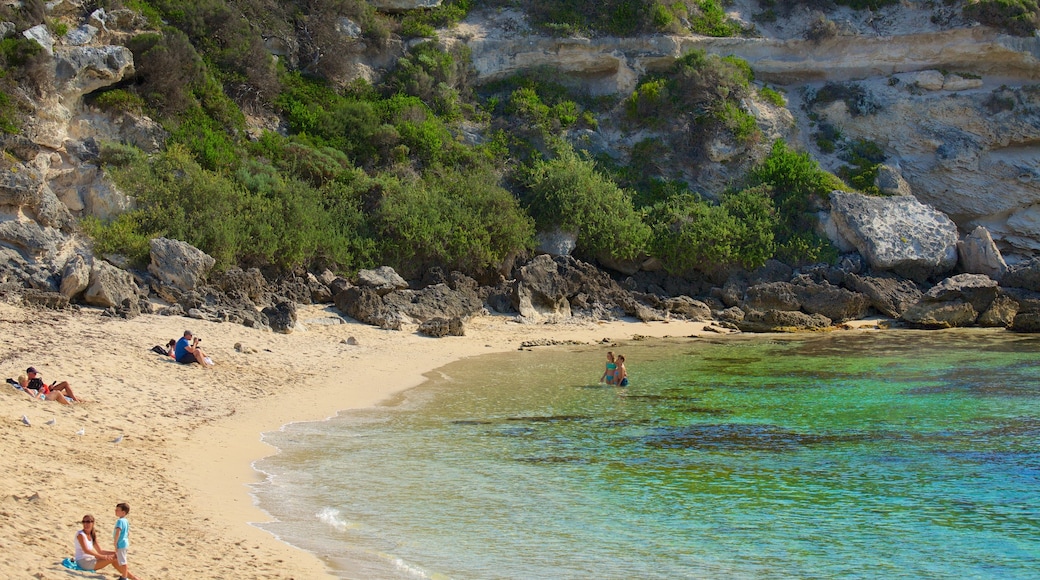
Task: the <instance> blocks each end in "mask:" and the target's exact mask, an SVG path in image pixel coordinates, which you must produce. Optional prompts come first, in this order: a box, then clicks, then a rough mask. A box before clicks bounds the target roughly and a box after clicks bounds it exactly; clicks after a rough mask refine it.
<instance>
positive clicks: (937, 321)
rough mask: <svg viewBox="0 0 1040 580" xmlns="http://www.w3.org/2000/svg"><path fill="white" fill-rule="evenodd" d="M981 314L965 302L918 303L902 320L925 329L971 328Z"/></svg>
mask: <svg viewBox="0 0 1040 580" xmlns="http://www.w3.org/2000/svg"><path fill="white" fill-rule="evenodd" d="M978 317H979V313H978V312H977V311H976V310H975V308H973V307H972V305H971V304H970V303H968V302H966V301H964V300H952V301H949V302H931V301H924V300H922V301H921V302H918V303H917V304H915V305H913V306H911V307H910V308H909V309H907V311H906V312H904V313H903V316H902V319H903V320H905V321H907V322H909V323H910V324H912V325H914V326H920V327H923V328H955V327H963V326H971V325H973V324H975V320H976V319H977V318H978Z"/></svg>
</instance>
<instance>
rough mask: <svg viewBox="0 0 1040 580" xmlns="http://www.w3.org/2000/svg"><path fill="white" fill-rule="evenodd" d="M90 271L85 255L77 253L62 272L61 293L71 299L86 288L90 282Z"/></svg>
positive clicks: (66, 263)
mask: <svg viewBox="0 0 1040 580" xmlns="http://www.w3.org/2000/svg"><path fill="white" fill-rule="evenodd" d="M90 271H91V267H90V264H89V263H88V262H87V259H86V258H85V257H83V256H81V255H79V254H76V255H75V256H72V257H71V258H69V259H68V261H67V262H65V268H63V269H62V272H61V289H60V290H59V292H61V295H62V296H64V297H65V298H67V299H69V300H71V299H73V298H75V297H76V296H78V295H79V294H80V292H83V291H84V290H86V289H87V286H88V285H89V284H90Z"/></svg>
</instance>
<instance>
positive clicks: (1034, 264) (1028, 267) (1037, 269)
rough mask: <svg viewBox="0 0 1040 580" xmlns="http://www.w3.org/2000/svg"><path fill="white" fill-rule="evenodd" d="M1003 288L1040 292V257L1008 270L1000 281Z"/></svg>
mask: <svg viewBox="0 0 1040 580" xmlns="http://www.w3.org/2000/svg"><path fill="white" fill-rule="evenodd" d="M1000 284H1001V286H1004V287H1007V288H1024V289H1026V290H1034V291H1035V290H1040V257H1037V258H1033V259H1031V260H1029V261H1028V262H1025V263H1022V264H1016V265H1014V266H1011V267H1010V268H1008V270H1007V272H1005V273H1004V276H1003V277H1002V278H1001V279H1000Z"/></svg>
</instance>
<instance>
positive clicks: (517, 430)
mask: <svg viewBox="0 0 1040 580" xmlns="http://www.w3.org/2000/svg"><path fill="white" fill-rule="evenodd" d="M534 433H535V430H534V429H531V428H530V427H511V428H509V429H502V430H500V431H496V432H495V434H496V435H504V436H506V437H524V436H527V435H532V434H534Z"/></svg>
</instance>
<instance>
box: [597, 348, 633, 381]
mask: <svg viewBox="0 0 1040 580" xmlns="http://www.w3.org/2000/svg"><path fill="white" fill-rule="evenodd" d="M599 382H601V383H606V384H608V385H616V386H619V387H627V386H628V369H626V368H625V356H624V355H620V354H619V355H617V357H615V356H614V351H608V352H607V369H606V370H605V371H603V376H602V377H600V378H599Z"/></svg>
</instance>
